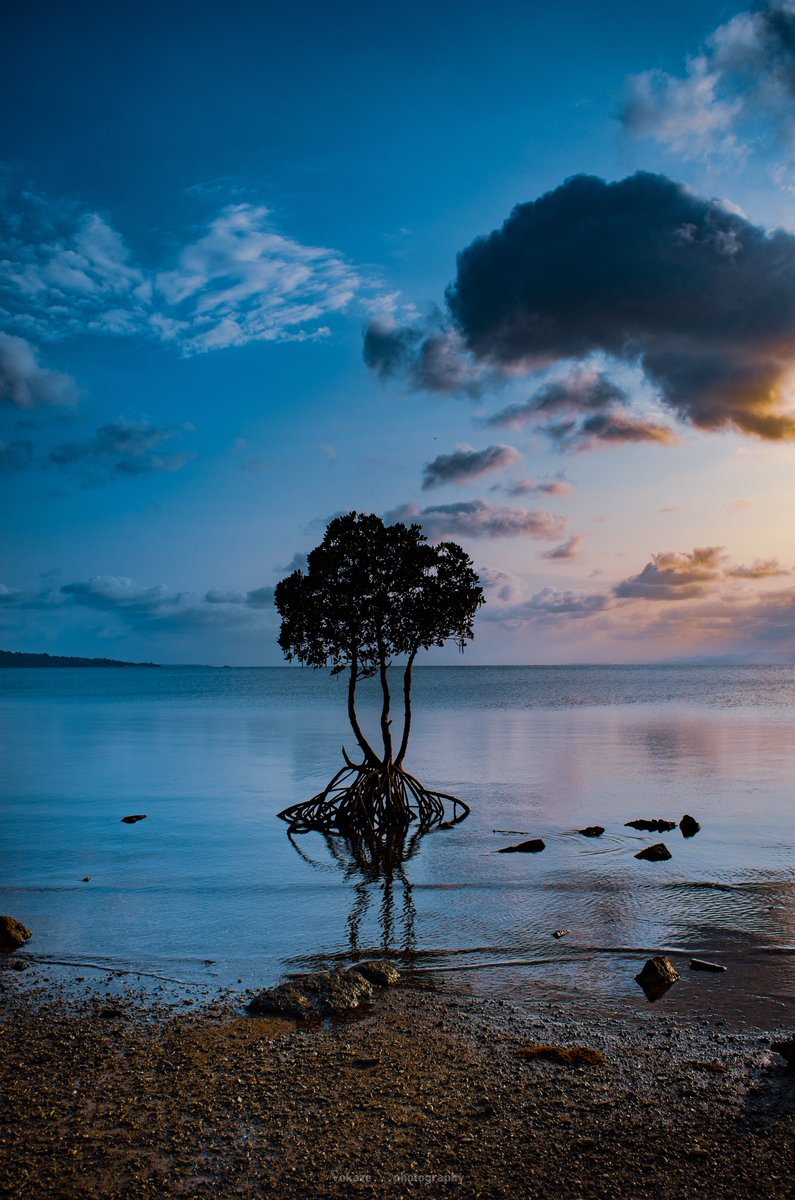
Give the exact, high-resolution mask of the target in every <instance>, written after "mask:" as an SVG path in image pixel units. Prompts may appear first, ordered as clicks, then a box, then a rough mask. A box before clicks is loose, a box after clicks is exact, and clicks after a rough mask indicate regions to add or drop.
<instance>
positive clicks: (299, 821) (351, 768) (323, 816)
mask: <svg viewBox="0 0 795 1200" xmlns="http://www.w3.org/2000/svg"><path fill="white" fill-rule="evenodd" d="M345 762H346V765H345V766H344V767H342V768H341V770H339V771H338V772H337V774H336V775H335V776H334V778H333V779H332V780H331V782H330V783H329V784H328V786H327V787H326V788H324V790H323V791H322V792H319V793H318V794H317V795H316V796H313V797H312V799H311V800H305V801H304V802H303V803H302V804H293V805H292V806H291V807H290V808H285V810H284V811H283V812H280V813H279V816H280V817H281V819H282V820H283V821H287V822H288V823H289V825H290V832H291V833H307V832H308V831H309V830H311V829H317V830H320V831H321V832H323V833H339V834H342V835H343V836H344V837H351V836H357V835H362V834H364V835H367V834H379V833H383V832H386V831H396V830H406V829H408V827H409V825H410V824H411V822H412V821H418V822H419V832H422V833H427V832H428V831H429V830H431V829H439V828H445V829H446V828H449V827H450V826H451V825H455V824H457V823H458V822H459V821H463V819H464V817H466V816H467V815H468V813H469V811H470V810H469V805H467V804H465V803H464V801H463V800H459V799H458V798H457V797H456V796H449V795H448V794H447V793H446V792H431V791H428V789H427V788H425V787H423V785H422V784H421V783H420V782H419V780H417V779H415V778H414V776H413V775H409V773H408V771H404V770H403V768H402V767H396V766H395V765H394V763H380V764H379V765H378V766H371V765H370V764H369V763H352V762H351V760H350V759H349V758H348V756H347V755H345ZM446 804H447V805H452V812H449V809H448V810H447V811H446V810H445V805H446ZM448 812H449V815H448Z"/></svg>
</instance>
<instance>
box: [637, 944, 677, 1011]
mask: <svg viewBox="0 0 795 1200" xmlns="http://www.w3.org/2000/svg"><path fill="white" fill-rule="evenodd" d="M678 978H679V972H678V971H677V969H676V967H675V966H674V965H673V963H672V962H671V960H670V958H668V957H667V955H664V954H662V955H660V956H659V957H657V958H650V959H648V961H647V962H646V963H645V964H644V966H643V970H642V971H640V972H639V974H637V975H636V976H635V982H636V983H639V984H640V986H641V987H642V988H643V990H644V992H645V993H646V999H647V1000H651V1001H652V1002H654V1001H655V1000H659V999H660V997H661V996H664V995H665V993H666V992H667V991H668V989H669V987H670V986H671V985H672V984H674V983H676V981H677V979H678Z"/></svg>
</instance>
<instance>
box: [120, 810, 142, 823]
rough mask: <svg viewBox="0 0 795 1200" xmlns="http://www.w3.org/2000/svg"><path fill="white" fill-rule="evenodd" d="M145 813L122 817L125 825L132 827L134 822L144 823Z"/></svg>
mask: <svg viewBox="0 0 795 1200" xmlns="http://www.w3.org/2000/svg"><path fill="white" fill-rule="evenodd" d="M145 820H146V813H135V814H134V816H132V817H122V821H123V822H124V824H125V825H134V824H135V822H136V821H145Z"/></svg>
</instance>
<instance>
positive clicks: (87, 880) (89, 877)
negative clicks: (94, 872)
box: [83, 875, 91, 883]
mask: <svg viewBox="0 0 795 1200" xmlns="http://www.w3.org/2000/svg"><path fill="white" fill-rule="evenodd" d="M83 883H91V876H90V875H84V876H83Z"/></svg>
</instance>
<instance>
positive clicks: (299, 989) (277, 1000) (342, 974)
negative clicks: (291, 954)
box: [246, 969, 373, 1017]
mask: <svg viewBox="0 0 795 1200" xmlns="http://www.w3.org/2000/svg"><path fill="white" fill-rule="evenodd" d="M372 995H373V985H372V983H370V981H369V980H368V979H365V977H364V975H361V974H360V973H359V972H358V971H342V970H339V969H337V970H335V971H318V972H316V973H315V974H310V975H297V976H296V977H295V978H294V979H292V980H289V981H288V982H287V983H280V984H279V985H278V986H277V987H274V988H266V989H265V990H264V991H263V992H260V993H259V995H257V996H255V997H254V999H253V1000H252V1001H251V1002H250V1003H249V1004H247V1005H246V1008H247V1010H248V1012H250V1013H253V1014H254V1015H255V1016H264V1015H266V1014H276V1015H279V1016H283V1017H316V1016H322V1015H324V1014H326V1013H341V1012H348V1011H349V1010H350V1009H352V1008H357V1007H358V1005H359V1003H360V1002H361V1001H362V1000H369V999H370V998H371V997H372Z"/></svg>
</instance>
